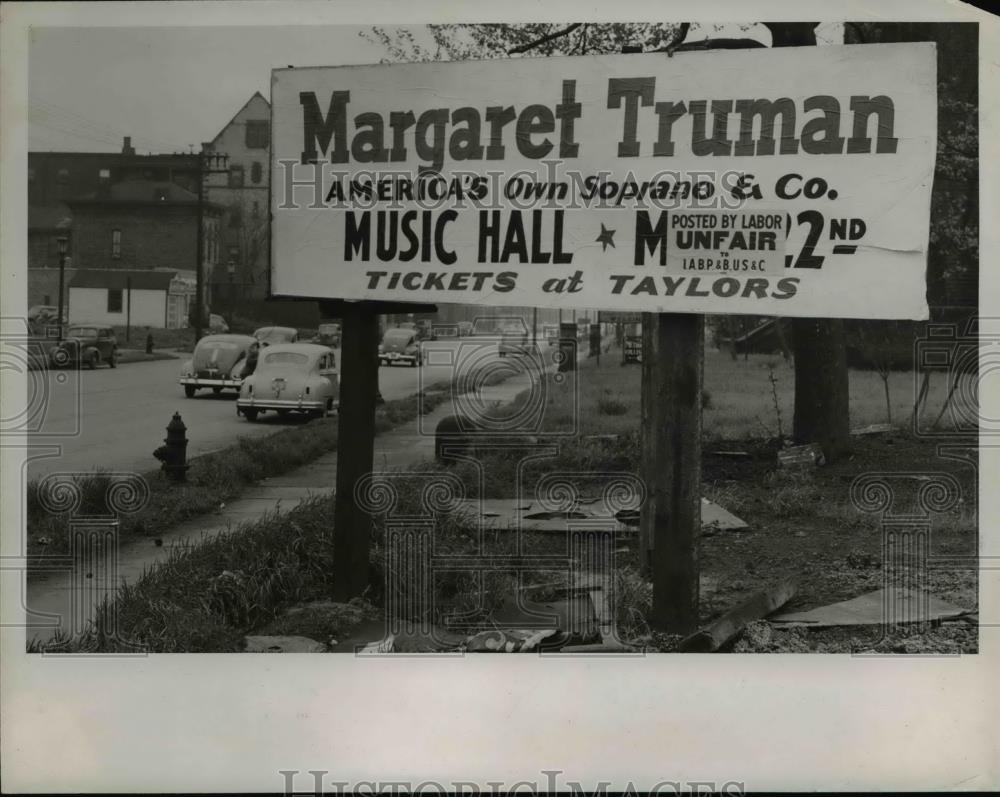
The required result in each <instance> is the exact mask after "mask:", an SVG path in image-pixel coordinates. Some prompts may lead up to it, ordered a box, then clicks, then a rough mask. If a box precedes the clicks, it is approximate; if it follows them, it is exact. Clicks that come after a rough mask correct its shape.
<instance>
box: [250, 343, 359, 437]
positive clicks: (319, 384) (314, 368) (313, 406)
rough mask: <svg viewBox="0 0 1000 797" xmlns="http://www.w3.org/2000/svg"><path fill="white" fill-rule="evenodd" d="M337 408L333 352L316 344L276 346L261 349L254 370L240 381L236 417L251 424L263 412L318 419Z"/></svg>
mask: <svg viewBox="0 0 1000 797" xmlns="http://www.w3.org/2000/svg"><path fill="white" fill-rule="evenodd" d="M339 406H340V375H339V374H338V373H337V362H336V358H335V355H334V353H333V350H332V349H330V348H329V347H328V346H320V345H319V344H316V343H276V344H274V345H272V346H268V347H267V348H262V349H261V352H260V361H259V362H258V364H257V369H256V370H255V371H254V372H253V373H252V374H251V375H250V376H248V377H247V378H246V379H244V380H243V384H242V385H241V386H240V395H239V397H238V398H237V399H236V414H237V415H242V416H243V417H244V418H246V419H247V420H248V421H250V422H253V421H256V420H257V416H258V415H260V413H262V412H276V413H278V415H287V414H288V413H291V412H294V413H299V414H304V415H306V416H308V417H310V418H321V417H323V416H324V415H326V414H327V413H329V412H332V411H333V410H335V409H336V408H337V407H339Z"/></svg>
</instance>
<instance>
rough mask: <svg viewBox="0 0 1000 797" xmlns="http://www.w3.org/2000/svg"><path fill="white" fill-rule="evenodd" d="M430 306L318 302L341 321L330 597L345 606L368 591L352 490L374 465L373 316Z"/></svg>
mask: <svg viewBox="0 0 1000 797" xmlns="http://www.w3.org/2000/svg"><path fill="white" fill-rule="evenodd" d="M436 311H437V307H436V306H434V305H417V304H413V305H410V304H400V303H395V302H345V301H321V302H320V312H321V313H322V315H323V317H324V318H340V319H341V322H342V324H341V344H340V346H341V349H340V351H341V355H340V409H339V412H338V418H337V451H338V456H337V491H336V495H335V498H334V510H333V565H332V566H333V597H334V599H335V600H338V601H348V600H350V599H351V598H356V597H359V596H360V595H362V594H363V593H364V591H365V589H367V587H368V572H369V561H368V559H369V556H370V552H371V538H372V518H371V515H369V514H368V512H367V511H365V510H364V509H363V508H361V507H360V506H359V505H358V502H357V500H356V496H355V493H354V491H355V488H356V486H357V484H358V482H359V481H360V480H361V479H363V478H365V477H366V476H368V475H369V474H370V473H371V472H372V468H373V465H374V461H375V406H376V398H377V396H378V394H379V390H378V368H379V365H378V345H379V322H378V319H379V315H380V314H389V313H399V312H411V313H421V312H424V313H426V312H436Z"/></svg>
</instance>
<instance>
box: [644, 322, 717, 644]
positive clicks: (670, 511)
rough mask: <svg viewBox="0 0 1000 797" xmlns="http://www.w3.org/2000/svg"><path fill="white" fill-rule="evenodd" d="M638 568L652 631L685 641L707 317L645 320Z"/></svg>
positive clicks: (693, 616) (697, 523)
mask: <svg viewBox="0 0 1000 797" xmlns="http://www.w3.org/2000/svg"><path fill="white" fill-rule="evenodd" d="M642 334H643V352H642V446H643V448H642V477H643V479H644V480H645V483H646V491H647V494H646V504H645V506H644V507H643V510H642V515H641V525H640V541H641V548H642V556H643V564H644V567H645V569H646V570H647V572H649V574H650V575H651V576H652V581H653V609H652V612H651V615H650V618H649V620H650V624H651V625H652V626H653V627H654V628H657V629H659V630H661V631H665V632H667V633H673V634H688V633H691V632H692V631H694V630H695V629H696V628H697V627H698V587H699V564H698V537H699V535H700V534H701V394H702V381H703V374H704V357H705V348H704V347H705V318H704V316H702V315H696V314H682V313H644V314H643V317H642Z"/></svg>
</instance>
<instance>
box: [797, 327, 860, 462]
mask: <svg viewBox="0 0 1000 797" xmlns="http://www.w3.org/2000/svg"><path fill="white" fill-rule="evenodd" d="M792 323H793V327H792V328H793V329H794V340H793V341H792V345H793V346H794V349H795V415H794V418H793V420H792V437H794V438H795V442H797V443H819V444H820V446H821V447H822V448H823V453H824V455H825V456H826V459H827V461H828V462H830V461H832V460H834V459H836V458H837V457H839V456H841V455H843V454H845V453H846V452H847V451H848V449H849V447H850V440H851V424H850V414H849V408H848V381H847V349H846V347H845V345H844V322H843V321H841V320H840V319H817V318H796V319H795V320H794V321H793V322H792Z"/></svg>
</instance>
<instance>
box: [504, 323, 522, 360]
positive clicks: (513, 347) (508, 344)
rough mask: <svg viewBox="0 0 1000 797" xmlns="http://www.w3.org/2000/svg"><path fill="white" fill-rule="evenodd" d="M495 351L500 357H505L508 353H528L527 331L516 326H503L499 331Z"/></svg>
mask: <svg viewBox="0 0 1000 797" xmlns="http://www.w3.org/2000/svg"><path fill="white" fill-rule="evenodd" d="M497 353H498V354H499V355H500V356H501V357H506V356H507V355H508V354H513V355H519V354H520V355H525V354H528V353H529V350H528V331H527V330H526V329H523V328H521V327H517V326H509V327H505V328H504V329H503V331H502V332H501V333H500V342H499V343H497Z"/></svg>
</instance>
